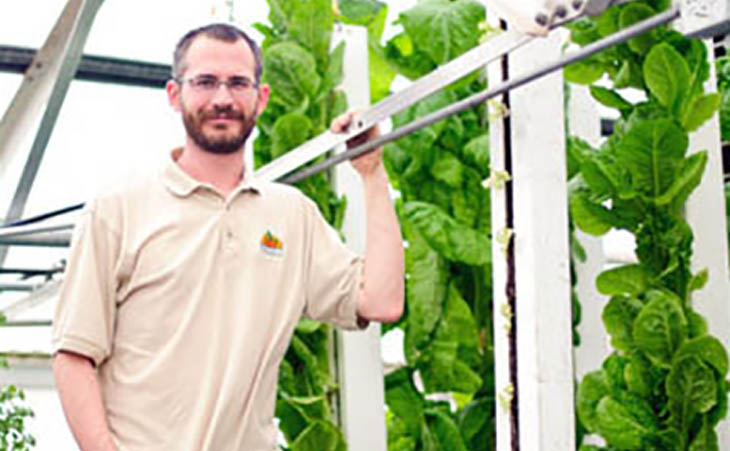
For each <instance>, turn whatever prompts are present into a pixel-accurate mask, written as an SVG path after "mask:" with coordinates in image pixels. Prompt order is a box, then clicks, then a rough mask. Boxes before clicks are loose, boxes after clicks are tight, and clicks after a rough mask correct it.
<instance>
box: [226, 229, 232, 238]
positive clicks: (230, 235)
mask: <svg viewBox="0 0 730 451" xmlns="http://www.w3.org/2000/svg"><path fill="white" fill-rule="evenodd" d="M226 236H227V237H228V239H229V240H230V239H233V232H231V231H230V230H229V231H227V232H226Z"/></svg>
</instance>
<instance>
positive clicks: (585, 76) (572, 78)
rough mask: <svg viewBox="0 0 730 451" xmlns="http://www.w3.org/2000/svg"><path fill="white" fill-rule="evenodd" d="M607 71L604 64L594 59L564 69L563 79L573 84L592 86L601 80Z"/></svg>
mask: <svg viewBox="0 0 730 451" xmlns="http://www.w3.org/2000/svg"><path fill="white" fill-rule="evenodd" d="M605 71H606V68H605V66H604V65H603V64H601V63H600V62H598V61H596V60H595V59H594V58H588V59H585V60H582V61H578V62H577V63H573V64H570V65H568V66H566V67H565V69H563V77H565V80H566V81H569V82H571V83H577V84H580V85H590V84H593V83H595V82H597V81H598V80H600V79H601V77H603V73H604V72H605Z"/></svg>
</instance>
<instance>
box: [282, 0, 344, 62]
mask: <svg viewBox="0 0 730 451" xmlns="http://www.w3.org/2000/svg"><path fill="white" fill-rule="evenodd" d="M290 3H294V4H295V5H296V7H295V8H294V10H293V17H292V19H293V20H292V21H291V22H290V23H289V27H288V31H289V33H290V34H291V36H292V37H293V38H294V39H295V40H296V41H297V42H298V43H299V44H300V45H302V46H303V47H305V48H306V49H308V50H309V51H311V52H312V54H313V55H314V58H315V60H316V61H317V67H319V68H321V70H323V69H324V68H325V67H327V60H328V54H329V50H330V36H331V35H332V28H333V27H334V23H335V15H334V12H333V11H332V3H331V1H330V0H300V1H297V2H290Z"/></svg>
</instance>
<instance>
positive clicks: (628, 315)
mask: <svg viewBox="0 0 730 451" xmlns="http://www.w3.org/2000/svg"><path fill="white" fill-rule="evenodd" d="M642 307H643V304H642V303H641V301H639V300H637V299H636V298H632V297H625V296H613V297H612V298H611V299H610V300H609V301H608V303H607V304H606V307H604V308H603V313H602V314H601V319H602V320H603V324H604V325H605V326H606V332H608V334H609V335H610V336H611V346H612V347H613V348H614V349H617V350H619V351H624V352H629V351H631V350H632V349H633V347H634V338H633V328H632V324H633V322H634V319H635V318H636V316H637V315H638V314H639V311H640V310H641V308H642Z"/></svg>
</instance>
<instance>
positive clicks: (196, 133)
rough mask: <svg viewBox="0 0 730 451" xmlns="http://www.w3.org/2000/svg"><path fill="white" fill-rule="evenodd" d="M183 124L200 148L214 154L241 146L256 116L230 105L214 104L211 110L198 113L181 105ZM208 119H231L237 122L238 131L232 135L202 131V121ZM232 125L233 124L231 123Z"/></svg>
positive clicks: (229, 152)
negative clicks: (217, 134)
mask: <svg viewBox="0 0 730 451" xmlns="http://www.w3.org/2000/svg"><path fill="white" fill-rule="evenodd" d="M182 117H183V125H185V130H186V131H187V133H188V136H190V139H192V140H193V142H194V143H195V144H196V145H197V146H198V147H200V148H201V149H203V150H205V151H207V152H210V153H215V154H231V153H234V152H237V151H238V150H239V149H241V148H243V145H244V144H245V143H246V140H247V139H248V137H249V135H251V132H252V131H253V128H254V126H255V125H256V117H255V116H254V115H253V114H252V115H251V116H246V115H245V114H244V113H243V112H241V111H240V110H235V109H233V107H232V106H230V105H228V106H224V107H221V106H218V105H214V106H213V109H212V110H208V111H202V112H200V113H198V114H195V113H193V112H192V111H189V110H188V109H186V108H185V107H184V106H183V112H182ZM210 119H231V120H234V121H236V122H237V123H238V125H239V130H238V133H236V134H234V135H229V134H221V135H220V136H216V135H214V134H210V133H205V132H204V131H203V123H204V122H205V121H207V120H210ZM229 126H231V127H233V126H235V124H233V123H231V124H230V125H229Z"/></svg>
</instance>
